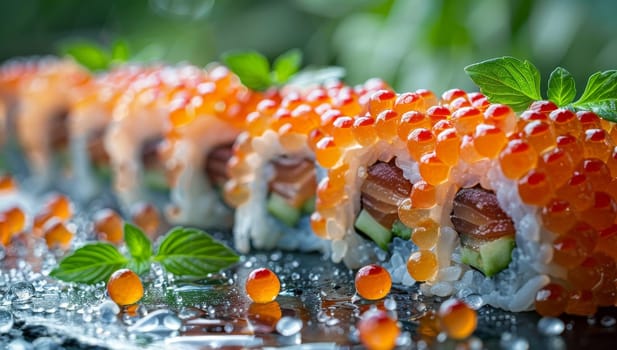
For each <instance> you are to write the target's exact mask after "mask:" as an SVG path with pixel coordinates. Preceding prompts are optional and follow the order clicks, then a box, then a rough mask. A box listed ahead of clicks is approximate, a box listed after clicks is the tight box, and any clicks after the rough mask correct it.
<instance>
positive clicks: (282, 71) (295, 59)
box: [273, 49, 302, 84]
mask: <svg viewBox="0 0 617 350" xmlns="http://www.w3.org/2000/svg"><path fill="white" fill-rule="evenodd" d="M301 64H302V52H300V50H298V49H292V50H289V51H287V52H285V53H284V54H282V55H280V56H279V57H278V58H277V59H276V60H274V64H273V69H274V71H273V75H274V81H276V82H277V83H279V84H285V83H286V82H287V81H288V80H289V78H291V77H292V76H293V75H294V74H296V73H297V72H298V70H299V69H300V65H301Z"/></svg>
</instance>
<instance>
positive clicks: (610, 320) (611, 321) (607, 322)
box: [600, 316, 617, 328]
mask: <svg viewBox="0 0 617 350" xmlns="http://www.w3.org/2000/svg"><path fill="white" fill-rule="evenodd" d="M615 323H617V321H616V320H615V318H614V317H613V316H604V317H602V318H601V319H600V324H601V325H602V327H607V328H608V327H613V326H614V325H615Z"/></svg>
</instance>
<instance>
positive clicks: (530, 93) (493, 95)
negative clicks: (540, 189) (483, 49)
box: [465, 57, 617, 122]
mask: <svg viewBox="0 0 617 350" xmlns="http://www.w3.org/2000/svg"><path fill="white" fill-rule="evenodd" d="M465 72H467V74H468V75H469V77H470V78H471V80H473V82H474V83H476V85H478V87H479V88H480V91H481V92H482V93H483V94H484V95H486V96H487V97H488V99H489V100H490V101H491V102H494V103H503V104H507V105H509V106H510V107H512V108H513V109H514V110H516V111H522V110H524V109H526V108H527V107H529V105H530V104H531V103H532V102H533V101H537V100H541V99H542V95H541V93H540V73H539V71H538V69H537V68H536V67H535V66H534V65H533V64H531V63H530V62H529V61H526V60H519V59H517V58H514V57H499V58H493V59H490V60H486V61H483V62H479V63H476V64H472V65H469V66H467V67H465ZM547 97H548V99H549V100H550V101H552V102H554V103H555V104H556V105H558V106H559V107H565V108H570V109H573V110H591V111H593V112H595V113H596V114H598V115H599V116H600V117H602V118H604V119H606V120H610V121H613V122H617V70H608V71H604V72H597V73H595V74H593V75H592V76H591V77H590V78H589V80H588V81H587V86H586V87H585V91H583V94H582V95H581V97H580V98H579V99H578V100H577V101H574V99H575V97H576V87H575V82H574V78H573V77H572V75H571V74H570V73H569V72H568V71H567V70H566V69H564V68H562V67H557V68H556V69H555V70H554V71H553V72H552V73H551V75H550V77H549V81H548V89H547ZM573 101H574V102H573Z"/></svg>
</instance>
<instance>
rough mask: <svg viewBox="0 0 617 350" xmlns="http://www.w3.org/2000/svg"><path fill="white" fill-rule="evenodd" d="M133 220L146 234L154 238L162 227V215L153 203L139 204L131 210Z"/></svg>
mask: <svg viewBox="0 0 617 350" xmlns="http://www.w3.org/2000/svg"><path fill="white" fill-rule="evenodd" d="M131 220H132V221H133V223H134V224H135V225H136V226H137V227H139V228H141V229H142V230H144V232H145V233H146V234H147V235H148V236H150V238H152V237H154V236H155V235H156V233H157V231H158V229H159V227H160V225H161V215H160V214H159V210H158V209H157V208H156V207H155V206H154V205H152V204H151V203H137V204H136V205H135V206H133V208H131Z"/></svg>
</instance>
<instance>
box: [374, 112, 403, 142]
mask: <svg viewBox="0 0 617 350" xmlns="http://www.w3.org/2000/svg"><path fill="white" fill-rule="evenodd" d="M398 120H399V118H398V114H397V113H396V112H394V111H393V110H390V109H388V110H385V111H383V112H381V113H379V115H378V116H377V118H376V119H375V131H377V136H378V137H379V138H381V139H382V140H385V141H390V140H392V139H393V138H395V137H396V136H397V128H396V126H397V124H398Z"/></svg>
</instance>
